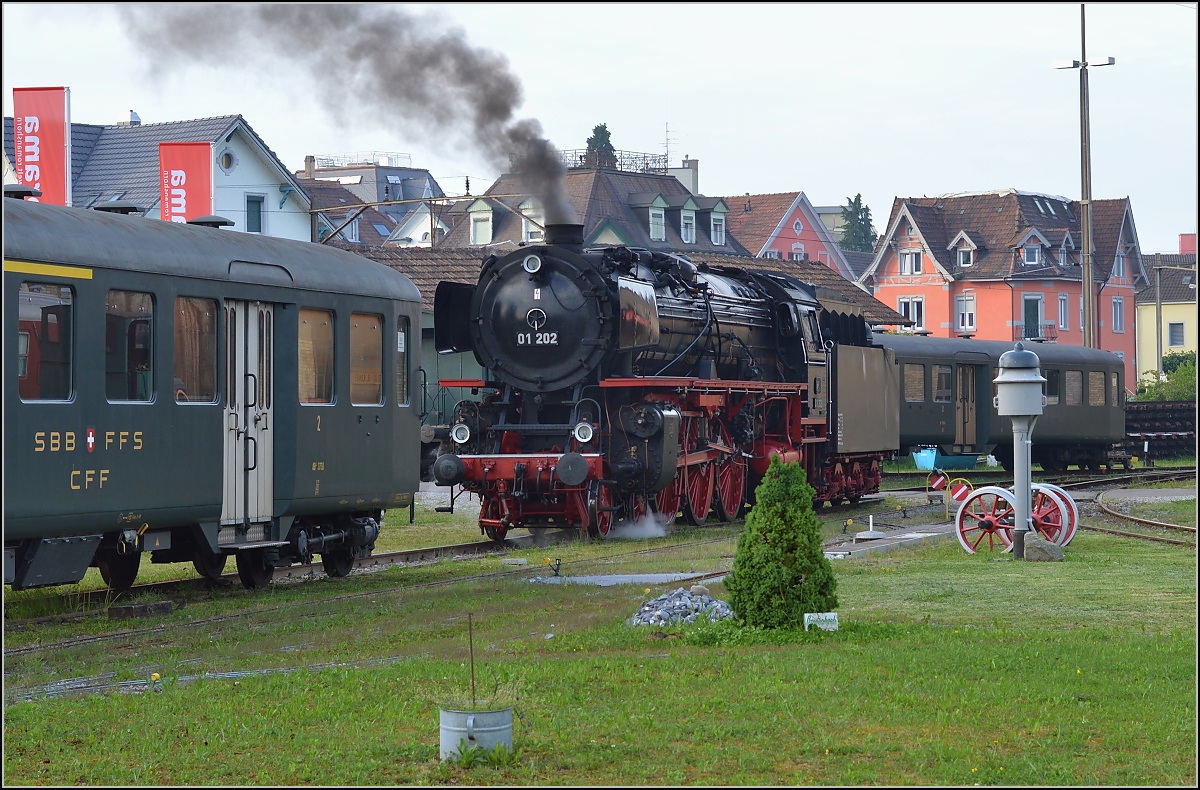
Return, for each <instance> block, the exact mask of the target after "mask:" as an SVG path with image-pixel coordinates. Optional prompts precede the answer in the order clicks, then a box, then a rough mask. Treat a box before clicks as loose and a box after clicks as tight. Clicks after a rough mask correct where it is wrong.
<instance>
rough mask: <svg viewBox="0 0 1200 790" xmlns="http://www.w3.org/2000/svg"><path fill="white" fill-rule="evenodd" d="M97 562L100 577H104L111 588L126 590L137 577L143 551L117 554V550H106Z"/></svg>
mask: <svg viewBox="0 0 1200 790" xmlns="http://www.w3.org/2000/svg"><path fill="white" fill-rule="evenodd" d="M96 564H97V565H98V566H100V578H102V579H104V583H105V584H107V585H108V587H109V589H110V590H113V591H115V592H125V591H126V590H128V589H129V588H130V587H132V586H133V582H134V580H135V579H136V578H137V575H138V566H139V565H141V564H142V553H141V552H140V551H131V552H129V553H128V554H117V553H116V552H115V551H106V552H104V553H103V554H101V555H100V556H99V557H98V560H97V562H96Z"/></svg>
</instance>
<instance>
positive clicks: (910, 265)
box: [900, 252, 921, 274]
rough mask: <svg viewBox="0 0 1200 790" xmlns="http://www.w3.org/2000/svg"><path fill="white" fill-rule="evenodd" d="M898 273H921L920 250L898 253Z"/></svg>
mask: <svg viewBox="0 0 1200 790" xmlns="http://www.w3.org/2000/svg"><path fill="white" fill-rule="evenodd" d="M900 273H901V274H920V273H921V253H920V252H902V253H900Z"/></svg>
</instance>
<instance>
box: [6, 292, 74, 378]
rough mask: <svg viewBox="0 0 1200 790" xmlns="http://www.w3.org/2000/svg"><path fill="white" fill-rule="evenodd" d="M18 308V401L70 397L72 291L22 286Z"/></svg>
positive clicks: (72, 323)
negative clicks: (19, 398) (19, 397)
mask: <svg viewBox="0 0 1200 790" xmlns="http://www.w3.org/2000/svg"><path fill="white" fill-rule="evenodd" d="M19 299H20V305H19V307H18V309H17V324H18V327H17V332H18V334H17V337H18V341H17V342H18V346H17V391H18V393H19V394H20V396H21V400H27V401H37V400H67V399H68V398H70V397H71V387H72V384H73V382H72V380H71V370H72V369H71V362H72V360H74V358H75V335H74V332H73V331H72V327H73V326H74V324H75V321H74V317H75V297H74V292H73V291H72V290H71V288H69V287H67V286H64V285H51V284H49V283H21V290H20V294H19Z"/></svg>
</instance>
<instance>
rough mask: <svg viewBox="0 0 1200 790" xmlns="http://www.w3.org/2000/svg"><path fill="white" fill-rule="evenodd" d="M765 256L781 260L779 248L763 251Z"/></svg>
mask: <svg viewBox="0 0 1200 790" xmlns="http://www.w3.org/2000/svg"><path fill="white" fill-rule="evenodd" d="M763 257H764V258H771V259H772V260H779V250H767V251H766V252H764V253H763Z"/></svg>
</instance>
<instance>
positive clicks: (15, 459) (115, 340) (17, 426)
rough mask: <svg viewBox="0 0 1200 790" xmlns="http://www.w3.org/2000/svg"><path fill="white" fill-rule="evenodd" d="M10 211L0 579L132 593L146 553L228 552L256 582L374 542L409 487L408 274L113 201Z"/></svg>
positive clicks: (17, 584) (337, 569)
mask: <svg viewBox="0 0 1200 790" xmlns="http://www.w3.org/2000/svg"><path fill="white" fill-rule="evenodd" d="M7 192H8V189H6V193H7ZM13 194H14V195H20V194H21V193H20V192H19V190H14V192H13ZM3 204H4V317H5V318H4V320H5V326H4V344H5V345H4V359H5V362H6V364H5V369H4V403H5V409H4V437H5V441H4V582H5V584H9V585H12V587H13V589H25V588H30V587H41V586H49V585H55V584H66V583H72V582H76V581H79V580H80V579H81V578H82V577H83V575H84V573H85V572H86V571H87V569H88V567H89V566H98V567H99V569H100V572H101V574H102V576H103V578H104V580H105V581H106V582H107V583H108V584H109V586H110V587H112V588H114V589H118V590H119V589H126V588H128V587H129V586H130V585H132V584H133V582H134V580H135V578H136V576H137V572H138V568H139V564H140V562H141V559H142V556H143V555H144V554H149V555H150V560H151V562H155V563H161V562H187V561H191V562H193V564H194V565H195V567H196V569H197V571H199V572H200V573H201V574H203V575H205V576H208V577H210V578H216V577H217V576H219V575H220V574H221V572H222V571H223V569H224V567H225V563H226V559H227V558H228V556H229V555H231V554H232V555H234V556H235V557H236V560H237V562H236V564H237V569H238V574H239V576H240V578H241V580H242V582H243V584H244V585H245V586H247V587H264V586H266V584H267V583H268V582H269V581H270V578H271V574H272V573H273V570H274V568H276V567H286V566H288V565H290V564H292V563H295V562H310V561H311V560H312V558H313V555H320V556H321V560H322V563H323V566H324V569H325V571H326V572H327V573H328V574H329V575H331V576H344V575H346V574H347V573H349V571H350V569H351V567H352V566H353V563H354V560H355V559H356V558H358V557H363V556H367V555H369V553H370V552H371V550H372V549H373V547H374V544H375V540H376V538H377V537H378V534H379V524H380V522H381V520H382V515H383V511H384V509H385V508H390V507H406V506H408V505H409V504H410V503H411V502H412V499H413V495H414V493H415V491H416V489H417V486H418V475H419V469H418V459H417V453H416V451H415V450H414V449H413V448H415V447H418V446H419V440H420V438H419V435H420V425H419V416H418V415H417V414H416V413H415V412H416V411H417V407H416V406H414V405H412V404H411V401H410V382H411V381H412V380H413V378H414V376H412V375H410V374H411V373H412V372H413V371H415V370H416V369H417V367H418V365H419V360H418V359H416V358H415V356H416V355H417V354H418V353H419V351H418V349H419V344H417V343H413V342H412V338H411V334H410V332H411V331H412V330H411V327H419V326H420V296H419V294H418V292H417V289H416V287H415V286H414V285H413V284H412V282H411V281H410V280H409V279H408V278H406V277H404V276H403V275H402V274H400V273H398V272H395V271H393V270H391V269H389V268H387V267H386V266H381V265H379V264H377V263H374V262H372V261H368V260H366V259H363V258H360V257H358V256H355V255H352V254H350V253H347V252H344V251H341V250H336V249H332V248H329V247H325V246H321V245H317V244H311V243H304V242H296V241H288V240H284V239H275V238H269V237H263V236H258V235H254V234H247V233H235V232H232V231H222V230H220V229H219V228H218V227H215V226H214V227H202V226H197V225H184V224H178V223H174V222H163V221H159V220H152V219H145V218H142V217H138V216H129V215H128V214H122V213H112V212H111V209H115V208H118V207H119V206H118V204H110V205H109V206H101V207H102V208H106V209H110V210H109V211H98V210H82V209H78V208H68V207H62V206H51V205H42V204H40V203H36V202H30V201H26V200H18V199H12V198H8V199H5V200H4V201H3ZM125 205H126V206H128V204H125ZM208 219H209V220H214V219H219V218H208ZM225 222H226V224H227V221H225Z"/></svg>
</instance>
